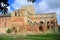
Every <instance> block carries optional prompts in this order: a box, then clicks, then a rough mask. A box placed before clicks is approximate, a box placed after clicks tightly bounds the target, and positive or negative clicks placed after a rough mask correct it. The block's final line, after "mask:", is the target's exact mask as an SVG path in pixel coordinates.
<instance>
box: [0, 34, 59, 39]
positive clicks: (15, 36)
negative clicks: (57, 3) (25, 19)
mask: <svg viewBox="0 0 60 40" xmlns="http://www.w3.org/2000/svg"><path fill="white" fill-rule="evenodd" d="M0 40H60V35H54V34H43V35H41V34H37V35H25V36H24V35H0Z"/></svg>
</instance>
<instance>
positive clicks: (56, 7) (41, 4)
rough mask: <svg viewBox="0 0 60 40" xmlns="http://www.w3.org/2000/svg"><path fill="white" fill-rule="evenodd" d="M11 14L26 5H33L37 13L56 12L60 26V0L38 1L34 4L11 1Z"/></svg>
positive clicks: (23, 0) (24, 1)
mask: <svg viewBox="0 0 60 40" xmlns="http://www.w3.org/2000/svg"><path fill="white" fill-rule="evenodd" d="M8 3H9V4H10V6H9V7H8V9H9V12H12V11H14V10H16V9H20V8H21V6H24V5H33V6H34V7H35V12H36V13H46V12H56V15H57V20H58V24H59V25H60V0H36V1H35V2H34V3H32V2H28V1H27V0H9V1H8Z"/></svg>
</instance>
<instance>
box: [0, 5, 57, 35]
mask: <svg viewBox="0 0 60 40" xmlns="http://www.w3.org/2000/svg"><path fill="white" fill-rule="evenodd" d="M8 28H10V29H11V30H12V33H21V34H22V33H30V34H31V33H35V34H36V33H37V34H38V33H54V31H55V32H57V31H58V23H57V18H56V12H51V13H44V14H38V13H35V10H34V7H33V6H31V5H28V6H22V7H21V9H18V10H15V11H13V12H12V13H11V14H6V15H3V14H0V33H6V30H7V29H8Z"/></svg>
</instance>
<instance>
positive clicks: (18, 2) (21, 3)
mask: <svg viewBox="0 0 60 40" xmlns="http://www.w3.org/2000/svg"><path fill="white" fill-rule="evenodd" d="M28 4H31V5H33V3H32V2H28V1H27V0H15V1H14V3H13V4H12V7H13V8H14V9H15V10H16V9H20V7H21V6H24V5H28Z"/></svg>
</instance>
